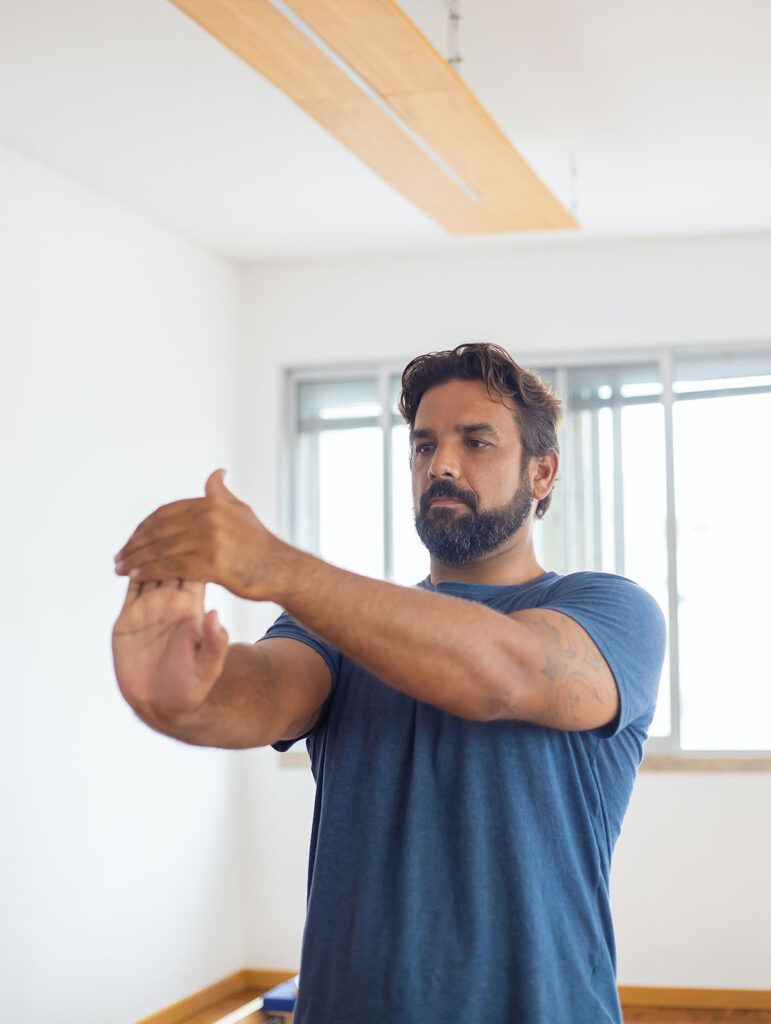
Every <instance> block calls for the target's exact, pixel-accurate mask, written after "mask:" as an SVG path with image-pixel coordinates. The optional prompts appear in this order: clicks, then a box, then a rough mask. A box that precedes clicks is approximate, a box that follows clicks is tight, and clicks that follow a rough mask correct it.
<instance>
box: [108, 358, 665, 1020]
mask: <svg viewBox="0 0 771 1024" xmlns="http://www.w3.org/2000/svg"><path fill="white" fill-rule="evenodd" d="M402 384H403V390H402V403H401V408H402V412H403V414H404V415H405V418H406V419H407V421H408V422H409V424H410V428H411V467H412V482H413V498H414V507H415V519H416V526H417V530H418V533H419V535H420V537H421V539H422V540H423V543H424V544H425V546H426V547H427V548H428V551H429V553H430V556H431V560H430V574H429V576H428V577H427V579H426V580H424V581H423V583H421V584H419V585H418V586H417V587H414V588H405V587H398V586H395V585H393V584H389V583H384V582H380V581H376V580H371V579H368V578H365V577H362V576H357V575H355V574H354V573H350V572H346V571H344V570H342V569H338V568H335V567H333V566H331V565H328V564H326V563H324V562H323V561H320V560H319V559H317V558H314V557H312V556H311V555H308V554H305V553H303V552H301V551H299V550H297V549H295V548H293V547H291V546H290V545H288V544H286V543H284V542H283V541H281V540H279V539H278V538H277V537H275V536H273V535H272V534H271V533H269V532H268V531H267V530H266V529H265V527H263V526H262V524H261V523H260V522H259V520H258V519H257V518H256V517H255V516H254V513H253V512H252V511H251V509H250V508H249V507H248V506H247V505H245V504H243V503H242V502H240V501H238V500H237V499H236V498H235V497H234V496H233V495H232V494H231V493H230V492H229V491H228V490H227V488H226V487H225V485H224V483H223V480H222V477H223V475H224V474H223V471H221V470H218V471H217V472H215V473H213V474H212V475H211V477H210V478H209V480H208V481H207V483H206V493H205V497H204V498H199V499H192V500H188V501H180V502H175V503H173V504H171V505H167V506H164V507H163V508H161V509H159V510H158V511H157V512H155V513H154V514H153V515H151V516H150V517H149V518H148V519H147V520H145V521H144V522H143V523H142V524H141V525H140V526H139V527H138V528H137V530H136V531H135V533H134V535H133V536H132V538H131V539H130V540H129V542H128V543H127V545H126V546H125V547H124V548H123V550H122V551H121V552H120V553H119V555H118V556H117V557H116V561H117V571H118V572H119V573H121V574H127V573H130V575H131V581H130V584H129V591H128V595H127V598H126V604H125V606H124V608H123V611H122V612H121V615H120V618H119V619H118V622H117V623H116V626H115V633H114V654H115V666H116V674H117V678H118V682H119V685H120V687H121V690H122V692H123V694H124V696H125V697H126V699H127V700H128V702H129V703H130V704H131V706H132V707H133V708H134V709H135V711H136V712H137V713H138V714H139V716H140V717H141V718H142V719H143V720H144V721H145V722H147V723H148V724H149V725H151V726H152V727H153V728H155V729H158V730H159V731H161V732H164V733H167V734H168V735H170V736H174V737H177V738H178V739H181V740H185V741H186V742H188V743H197V744H204V745H211V746H219V747H249V746H262V745H267V744H274V745H275V746H277V747H278V749H286V748H287V747H289V746H290V745H291V743H292V742H294V740H295V739H297V738H300V737H307V743H308V749H309V752H310V755H311V760H312V765H313V772H314V776H315V778H316V783H317V795H316V807H315V813H314V820H313V831H312V837H311V851H310V872H309V889H308V908H307V922H306V928H305V936H304V941H303V954H302V964H301V982H300V996H299V1000H298V1006H297V1014H296V1022H297V1024H331V1022H333V1021H334V1022H336V1024H396V1022H397V1021H402V1020H403V1021H408V1022H411V1024H413V1022H414V1024H434V1022H437V1024H438V1022H453V1024H455V1022H457V1024H460V1022H465V1021H469V1022H475V1024H477V1022H482V1021H485V1022H487V1024H509V1022H522V1024H599V1022H601V1021H614V1022H620V1020H621V1015H620V1010H619V1005H618V997H617V993H616V983H615V949H614V940H613V928H612V923H611V919H610V911H609V902H608V876H609V870H610V859H611V854H612V850H613V846H614V843H615V841H616V838H617V836H618V832H619V829H620V825H621V820H622V818H623V815H624V812H625V810H626V806H627V803H628V801H629V796H630V793H631V789H632V785H633V782H634V777H635V773H636V769H637V766H638V764H639V762H640V759H641V756H642V745H643V741H644V739H645V736H646V730H647V727H648V725H649V724H650V721H651V718H652V716H653V711H654V705H655V697H656V690H657V685H658V678H659V674H660V671H661V664H662V659H663V651H664V628H663V621H662V616H661V613H660V611H659V610H658V608H657V606H656V605H655V603H654V602H653V601H652V599H651V598H650V597H649V596H648V595H647V594H646V593H645V592H644V591H642V590H641V589H640V588H639V587H637V586H636V585H635V584H633V583H631V582H629V581H628V580H624V579H622V578H620V577H617V576H610V575H603V574H598V573H577V574H573V575H570V576H564V577H563V576H559V575H557V574H556V573H553V572H545V571H544V570H543V568H542V567H541V566H540V565H539V564H538V562H537V560H536V557H535V553H534V548H533V538H532V526H533V519H534V518H535V516H538V515H543V514H544V512H545V511H546V509H547V508H548V504H549V501H550V499H551V492H552V487H553V485H554V480H555V476H556V473H557V467H558V445H557V426H558V422H559V416H560V403H559V401H558V400H557V399H556V398H555V396H554V395H553V394H552V393H551V392H550V390H549V389H548V388H547V387H545V386H544V385H543V384H542V383H541V382H540V381H539V380H538V379H537V378H536V377H535V376H534V375H532V374H530V373H528V372H527V371H524V370H522V369H521V368H520V367H518V366H517V365H516V363H514V362H513V360H512V359H511V357H510V356H509V355H508V353H506V352H505V351H504V350H503V349H501V348H498V347H497V346H493V345H482V344H470V345H462V346H460V347H459V348H457V349H455V350H453V351H452V352H442V353H431V354H429V355H426V356H421V357H419V358H418V359H416V360H413V361H412V362H411V363H410V364H409V365H408V367H407V368H406V370H405V372H404V375H403V380H402ZM350 470H351V478H352V480H355V477H356V467H355V466H351V467H350ZM351 500H352V501H353V500H355V488H352V494H351ZM205 581H213V582H216V583H219V584H221V585H223V586H225V587H227V588H228V589H229V590H231V591H232V592H233V593H235V594H238V595H239V596H241V597H244V598H247V599H250V600H255V601H262V600H272V601H276V602H277V603H278V604H280V605H281V606H282V607H283V608H285V609H286V612H287V613H288V614H284V615H282V616H281V617H280V618H279V619H278V621H277V622H276V623H275V624H274V626H273V627H272V628H271V629H270V630H269V631H268V633H267V635H266V637H265V638H263V640H262V641H260V642H259V643H257V644H255V645H252V646H250V645H246V644H233V645H231V646H228V643H227V635H226V633H225V631H224V630H223V629H222V628H221V627H220V626H219V624H218V622H217V615H216V612H209V613H208V614H207V615H205V614H204V611H203V590H204V583H205Z"/></svg>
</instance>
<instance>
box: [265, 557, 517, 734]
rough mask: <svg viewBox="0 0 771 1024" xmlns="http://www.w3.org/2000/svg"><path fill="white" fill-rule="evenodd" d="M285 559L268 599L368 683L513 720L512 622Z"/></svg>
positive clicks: (467, 712)
mask: <svg viewBox="0 0 771 1024" xmlns="http://www.w3.org/2000/svg"><path fill="white" fill-rule="evenodd" d="M283 560H284V563H285V571H284V572H283V573H282V574H281V576H282V580H281V582H280V583H279V584H278V590H279V592H277V594H276V597H275V600H276V601H277V602H278V603H280V604H281V605H282V606H283V607H284V608H285V609H286V610H287V611H288V612H289V613H290V614H291V615H292V616H294V618H296V619H297V620H298V621H299V622H301V623H303V625H305V626H306V627H307V628H308V629H311V630H312V631H313V632H314V633H317V634H319V636H321V637H323V638H324V639H325V640H327V641H328V642H329V643H331V644H332V645H334V646H335V647H336V648H337V649H338V650H340V651H342V652H343V653H344V654H346V655H348V656H349V657H350V658H352V659H353V660H354V661H356V662H358V664H360V665H361V666H363V667H364V668H365V669H367V670H368V671H369V672H371V673H372V674H373V675H375V676H377V677H378V678H380V679H382V680H383V681H384V682H386V683H388V684H389V685H390V686H393V687H394V688H395V689H397V690H400V691H402V692H403V693H406V694H409V695H410V696H412V697H415V698H417V699H418V700H422V701H425V702H426V703H429V704H433V705H435V706H436V707H439V708H442V709H443V710H445V711H449V712H451V713H452V714H456V715H459V716H461V717H463V718H469V719H475V720H481V721H487V720H491V719H495V718H500V717H514V716H515V712H516V707H515V705H516V676H517V673H518V672H519V671H520V660H519V658H518V656H517V637H518V634H519V632H520V629H519V627H518V624H517V623H516V622H514V621H512V620H511V619H509V618H507V617H506V616H504V615H501V614H500V613H498V612H495V611H492V610H491V609H489V608H486V607H484V606H483V605H480V604H476V603H473V602H471V601H462V600H460V599H458V598H454V597H450V596H448V595H445V594H437V593H434V592H430V591H426V590H421V589H418V588H408V587H401V586H397V585H395V584H392V583H384V582H382V581H379V580H373V579H369V578H368V577H365V576H358V575H356V574H355V573H351V572H346V571H345V570H343V569H338V568H336V567H334V566H331V565H329V564H328V563H326V562H323V561H321V560H320V559H317V558H314V557H313V556H311V555H308V554H306V553H304V552H301V551H298V550H297V549H295V548H290V547H289V546H286V549H285V551H284V555H283ZM522 632H524V630H522ZM523 682H524V679H523Z"/></svg>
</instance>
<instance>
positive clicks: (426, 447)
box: [415, 444, 431, 455]
mask: <svg viewBox="0 0 771 1024" xmlns="http://www.w3.org/2000/svg"><path fill="white" fill-rule="evenodd" d="M430 451H431V445H430V444H418V445H415V454H416V455H425V454H426V452H430Z"/></svg>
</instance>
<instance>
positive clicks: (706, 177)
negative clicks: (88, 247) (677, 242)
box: [0, 0, 771, 261]
mask: <svg viewBox="0 0 771 1024" xmlns="http://www.w3.org/2000/svg"><path fill="white" fill-rule="evenodd" d="M403 7H404V9H405V10H406V12H407V14H408V15H409V16H410V17H411V18H412V19H413V21H415V23H416V24H417V25H418V27H419V28H420V29H421V30H422V31H423V32H424V33H425V34H426V36H427V37H428V38H429V40H430V41H431V42H432V43H433V44H434V45H435V46H436V47H437V49H439V50H440V52H442V53H446V51H447V13H446V0H404V3H403ZM461 13H462V16H463V17H462V21H461V27H460V51H461V54H462V56H463V64H462V74H463V77H464V78H465V80H466V81H467V83H468V84H469V86H470V87H471V89H472V90H473V91H474V92H475V93H476V95H477V97H478V98H479V99H480V100H481V102H482V103H483V104H484V105H485V106H486V107H487V109H488V110H489V111H490V113H491V114H492V115H493V117H494V118H495V120H496V121H497V122H498V124H499V125H500V126H501V128H502V129H503V130H504V131H505V132H506V134H507V135H508V136H509V138H510V139H511V140H512V142H513V143H514V145H515V146H516V147H517V148H518V149H519V150H520V152H521V153H522V154H523V155H524V156H525V158H526V159H527V160H528V161H529V162H530V163H531V165H532V166H533V167H534V169H535V170H536V172H537V173H538V174H540V176H541V177H542V178H543V179H544V180H545V181H546V182H547V184H548V185H549V186H550V187H551V188H552V189H553V191H554V192H555V193H556V194H557V195H558V196H559V198H560V199H561V200H562V201H563V202H564V203H565V205H567V206H569V207H570V206H572V205H573V204H574V203H576V206H577V215H578V218H579V220H580V222H581V225H582V228H581V235H583V236H587V235H588V236H591V237H598V236H608V235H637V234H644V235H647V234H690V233H698V232H731V231H747V230H767V229H771V3H770V2H769V0H648V2H647V3H641V2H639V0H634V2H632V0H530V2H526V0H461ZM0 142H2V143H4V144H6V145H8V146H10V147H12V148H14V149H16V150H18V151H20V152H21V153H24V154H27V155H29V156H32V157H35V158H37V159H39V160H41V161H43V162H44V163H46V164H48V165H50V166H52V167H55V168H57V169H59V170H61V171H63V172H64V173H66V174H68V175H70V176H72V177H73V178H76V179H78V180H79V181H81V182H84V183H85V184H87V185H89V186H91V187H92V188H94V189H97V190H98V191H100V192H102V193H104V194H105V195H108V196H111V197H113V198H115V199H118V200H120V201H122V202H125V203H126V204H128V205H129V206H131V207H133V208H135V209H137V210H140V211H142V212H143V213H146V214H148V215H150V216H152V217H154V218H156V219H158V220H160V221H162V222H164V223H166V224H168V225H170V226H171V227H173V228H174V229H176V230H178V231H180V232H181V233H183V234H185V235H187V236H189V237H192V238H194V239H197V240H199V241H201V242H203V243H204V244H206V245H207V246H209V247H211V248H213V249H215V250H216V251H218V252H220V253H223V254H225V255H228V256H230V257H232V258H234V259H237V260H239V261H251V260H261V261H262V260H276V259H293V258H306V257H309V256H317V255H321V254H324V253H342V252H348V253H352V252H353V253H355V252H373V251H386V250H389V251H393V250H403V249H408V248H409V249H412V250H415V249H431V250H436V249H451V248H454V247H455V248H457V247H462V246H466V245H469V244H471V245H474V244H479V239H476V240H474V239H472V240H470V241H469V240H461V239H458V238H453V237H452V236H449V235H447V234H446V233H445V232H444V231H443V230H442V229H441V228H439V227H437V226H436V225H435V224H434V223H433V222H432V221H430V220H429V219H428V218H427V217H426V216H425V215H424V214H423V213H421V212H420V211H418V210H417V209H415V208H414V207H413V206H411V204H409V203H408V202H407V201H406V200H405V199H403V198H402V197H401V196H400V195H399V194H398V193H396V192H395V191H394V190H393V189H391V188H390V186H388V185H386V184H385V183H384V182H382V181H381V179H380V178H378V177H377V176H376V175H375V174H374V173H373V172H371V171H370V170H369V169H368V168H367V167H365V166H364V165H363V164H361V163H360V162H359V161H358V160H357V158H356V157H354V156H352V155H351V154H350V153H349V152H348V151H347V150H346V149H345V148H343V147H342V146H341V145H340V144H339V143H338V142H337V141H336V140H335V139H333V138H332V137H331V136H329V135H327V133H326V132H325V131H324V130H323V129H321V128H320V127H319V126H318V125H317V124H316V123H315V122H314V121H313V120H311V119H310V118H309V117H308V116H307V115H306V114H305V113H304V112H303V111H301V110H300V109H299V108H298V107H296V106H295V105H294V104H293V103H292V102H291V101H290V100H288V99H287V98H286V97H285V96H284V95H283V94H282V93H280V92H278V91H277V90H276V89H275V88H274V87H273V86H271V85H270V84H269V83H267V82H266V81H265V80H264V79H262V78H261V77H260V76H259V75H258V74H257V73H256V72H254V71H252V70H251V69H250V68H249V67H247V66H246V65H245V64H243V63H242V62H241V61H240V60H239V59H238V58H236V57H235V56H234V55H233V54H231V53H230V52H229V51H228V50H226V49H225V48H224V47H223V46H221V45H220V44H219V43H217V42H216V41H215V40H214V39H213V38H212V37H210V36H209V35H207V34H206V33H205V32H204V31H203V30H202V29H200V28H199V27H198V26H197V25H196V24H194V23H193V22H192V21H190V20H189V19H188V18H187V17H186V16H185V15H184V14H182V13H181V12H180V11H179V10H177V9H176V8H175V7H173V6H172V5H171V3H169V2H168V0H131V2H130V3H127V2H126V0H67V2H62V0H0ZM571 159H573V160H574V161H575V167H576V171H577V173H576V175H575V181H574V182H573V181H572V180H571ZM514 237H515V236H512V235H507V236H505V238H503V239H501V241H503V242H504V244H510V243H511V241H512V239H513V238H514ZM519 237H522V236H519ZM532 237H533V236H532V235H531V236H524V238H523V240H525V239H527V240H531V239H532Z"/></svg>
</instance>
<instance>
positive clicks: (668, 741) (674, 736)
mask: <svg viewBox="0 0 771 1024" xmlns="http://www.w3.org/2000/svg"><path fill="white" fill-rule="evenodd" d="M770 351H771V342H766V343H758V344H755V345H741V346H737V345H736V344H735V343H729V342H723V343H720V344H714V345H708V346H705V345H699V346H673V347H670V348H655V349H636V350H634V351H626V352H616V351H603V350H594V351H592V352H582V353H580V354H577V353H575V352H538V353H528V352H517V353H516V359H517V362H518V363H519V364H520V365H522V366H526V367H533V368H539V367H540V368H544V369H548V368H555V376H554V380H553V385H554V390H555V392H556V394H557V395H558V397H560V398H561V399H562V401H563V403H564V404H565V411H566V413H569V411H570V410H569V407H568V386H567V374H568V371H569V370H572V369H575V368H580V367H591V366H598V367H600V366H624V365H632V364H637V365H639V364H643V363H644V364H654V363H655V364H657V365H658V367H659V376H660V380H661V383H662V385H663V388H662V393H661V395H660V396H656V397H655V398H652V399H647V401H650V402H656V403H660V404H661V405H662V406H663V411H664V439H665V453H666V465H665V476H666V515H667V527H666V538H667V540H666V554H667V568H668V572H667V580H668V586H667V595H668V622H669V652H670V656H669V663H670V680H671V685H670V688H669V690H670V715H671V718H670V723H671V732H670V734H669V735H668V736H665V737H658V736H652V737H650V738H649V739H648V741H647V743H646V764H648V762H649V761H651V762H652V763H651V765H650V766H651V767H659V768H663V769H666V768H669V767H678V766H688V765H693V766H695V767H698V768H713V767H717V768H719V767H720V766H721V765H722V766H726V767H729V768H730V769H732V770H736V769H741V768H747V769H755V768H756V767H763V768H771V750H765V749H764V750H683V749H682V747H681V746H680V688H679V650H678V616H677V611H678V585H677V550H676V510H675V466H674V436H673V409H674V405H675V402H678V401H690V400H693V399H698V398H702V397H705V396H706V395H710V396H713V395H716V394H718V392H714V391H707V390H705V391H693V392H687V393H680V394H675V392H674V390H673V387H672V385H673V381H674V366H675V361H676V359H677V358H680V357H689V358H693V357H696V358H699V357H704V358H710V357H720V356H725V355H726V353H727V352H730V354H731V355H732V356H733V355H735V356H739V357H743V356H748V357H752V356H758V357H763V356H768V354H769V352H770ZM403 368H404V364H403V363H400V362H396V361H393V360H388V361H378V362H372V361H370V362H361V363H356V364H351V363H347V364H345V365H337V366H334V365H324V366H304V367H297V368H293V369H290V370H288V371H287V372H286V378H285V386H286V391H285V403H284V408H285V410H286V421H285V434H284V437H285V439H286V445H287V447H286V454H287V456H288V457H287V458H284V459H282V464H283V466H284V474H283V479H282V481H281V484H282V494H281V497H282V501H281V509H282V515H281V520H282V527H283V531H284V535H285V536H288V537H289V538H290V540H291V541H293V542H296V536H297V530H296V485H295V472H296V452H297V438H298V434H299V431H298V424H297V391H298V385H299V384H300V383H305V382H308V381H324V380H328V381H344V380H346V379H356V378H361V377H365V376H366V377H375V378H376V379H377V380H378V392H379V396H380V400H381V403H380V404H381V411H380V416H379V417H378V419H377V423H378V425H379V426H380V429H381V433H382V438H383V542H384V543H383V553H384V569H385V572H384V577H385V578H386V579H388V578H390V576H391V572H392V566H393V552H392V549H391V547H392V533H393V531H392V518H393V508H392V486H391V459H392V451H391V426H392V424H393V419H392V414H391V406H390V401H391V391H390V382H391V379H392V378H393V377H394V376H401V372H402V370H403ZM753 393H755V394H757V393H771V384H769V385H762V386H759V387H751V388H736V389H725V390H721V391H720V392H719V394H720V395H722V396H729V395H732V394H742V395H747V394H753ZM642 401H646V399H642ZM375 422H376V421H375V418H374V417H373V418H372V419H371V421H370V423H371V425H374V424H375ZM347 425H352V423H351V424H347ZM562 440H565V441H568V436H567V435H566V436H565V437H564V439H561V441H562ZM566 449H567V450H566ZM562 451H563V461H562V463H561V467H560V478H561V480H560V491H561V492H562V493H565V494H568V493H570V491H571V489H572V486H573V483H574V479H573V466H572V464H571V455H570V450H569V443H568V444H567V446H563V449H562ZM614 466H615V473H616V484H617V486H616V488H615V489H614V490H615V494H616V496H617V500H616V504H615V511H614V516H615V526H616V530H615V536H616V538H617V540H616V544H617V551H618V545H619V540H618V538H623V500H618V496H619V495H620V494H621V486H620V485H621V483H622V481H621V479H620V474H621V467H620V460H619V458H615V459H614ZM557 500H559V495H558V497H557ZM569 525H570V524H569V522H568V521H567V517H563V526H562V530H561V531H560V540H559V543H560V547H561V549H562V554H563V558H562V564H563V566H566V567H568V566H570V562H571V559H570V555H569V552H570V542H569ZM617 561H618V557H617ZM566 571H573V570H572V568H567V569H566ZM617 571H618V572H619V573H620V574H623V553H622V557H621V562H620V567H619V566H617Z"/></svg>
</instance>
